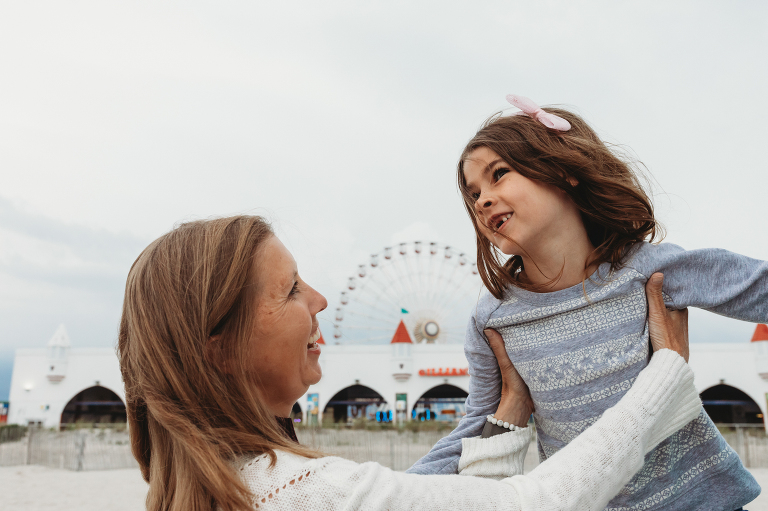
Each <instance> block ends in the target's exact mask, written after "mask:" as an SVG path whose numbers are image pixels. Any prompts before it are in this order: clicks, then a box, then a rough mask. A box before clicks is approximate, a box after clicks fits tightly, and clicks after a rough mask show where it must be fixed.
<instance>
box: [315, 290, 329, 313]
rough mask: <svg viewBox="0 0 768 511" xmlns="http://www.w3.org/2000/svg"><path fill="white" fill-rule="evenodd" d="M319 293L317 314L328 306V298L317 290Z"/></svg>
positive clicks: (316, 302)
mask: <svg viewBox="0 0 768 511" xmlns="http://www.w3.org/2000/svg"><path fill="white" fill-rule="evenodd" d="M315 293H316V294H317V297H315V308H316V311H315V314H317V313H318V312H320V311H323V310H325V309H326V308H327V307H328V300H326V299H325V297H324V296H323V295H321V294H320V293H318V292H317V291H315Z"/></svg>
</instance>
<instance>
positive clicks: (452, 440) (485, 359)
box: [406, 316, 501, 474]
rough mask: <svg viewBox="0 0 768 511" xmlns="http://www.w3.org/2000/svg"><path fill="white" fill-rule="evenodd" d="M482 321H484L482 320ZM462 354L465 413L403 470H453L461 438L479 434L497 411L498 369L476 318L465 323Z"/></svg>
mask: <svg viewBox="0 0 768 511" xmlns="http://www.w3.org/2000/svg"><path fill="white" fill-rule="evenodd" d="M483 325H484V324H483ZM464 354H465V355H466V358H467V361H468V364H469V396H468V397H467V402H466V412H467V414H466V415H465V416H464V417H463V418H462V419H461V421H460V422H459V424H458V426H456V429H454V430H453V431H452V432H451V433H450V434H449V435H448V436H446V437H444V438H442V439H441V440H440V441H439V442H437V443H436V444H435V445H434V447H432V450H430V451H429V452H428V453H427V454H426V455H425V456H424V457H423V458H421V459H420V460H419V461H417V462H416V463H415V464H414V465H413V466H412V467H411V468H409V469H408V470H406V472H407V473H410V474H456V473H458V470H459V458H460V457H461V441H462V439H463V438H468V437H476V436H479V435H480V433H481V432H482V430H483V426H484V425H485V418H486V416H487V415H489V414H492V413H494V412H495V411H496V409H497V408H498V406H499V400H500V399H501V373H500V372H499V364H498V362H496V357H495V356H494V355H493V351H491V347H490V346H489V345H488V341H487V340H486V339H485V335H484V334H483V333H482V331H481V328H478V324H477V319H476V317H475V316H473V317H472V319H470V321H469V325H468V326H467V335H466V340H465V343H464Z"/></svg>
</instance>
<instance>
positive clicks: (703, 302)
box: [630, 243, 768, 323]
mask: <svg viewBox="0 0 768 511" xmlns="http://www.w3.org/2000/svg"><path fill="white" fill-rule="evenodd" d="M630 266H632V267H634V268H635V269H636V270H637V271H638V272H640V273H641V274H643V275H644V276H646V277H650V275H651V274H652V273H654V272H662V273H664V292H665V293H666V294H667V296H668V299H667V302H668V305H669V306H671V307H673V308H676V309H682V308H685V307H698V308H700V309H705V310H708V311H711V312H715V313H717V314H721V315H723V316H728V317H730V318H735V319H740V320H742V321H750V322H753V323H765V322H768V261H761V260H759V259H752V258H751V257H746V256H743V255H739V254H735V253H733V252H729V251H727V250H722V249H718V248H708V249H700V250H684V249H682V248H681V247H678V246H677V245H673V244H671V243H662V244H660V245H649V244H647V243H645V244H643V245H641V247H640V250H638V252H637V254H636V255H635V256H634V258H633V260H632V262H631V263H630Z"/></svg>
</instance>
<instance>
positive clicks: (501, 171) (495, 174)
mask: <svg viewBox="0 0 768 511" xmlns="http://www.w3.org/2000/svg"><path fill="white" fill-rule="evenodd" d="M508 172H509V169H508V168H505V167H501V168H498V169H496V170H494V171H493V180H494V181H498V180H499V179H501V178H502V177H503V176H504V174H506V173H508Z"/></svg>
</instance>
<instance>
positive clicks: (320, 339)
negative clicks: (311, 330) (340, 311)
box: [317, 328, 325, 344]
mask: <svg viewBox="0 0 768 511" xmlns="http://www.w3.org/2000/svg"><path fill="white" fill-rule="evenodd" d="M318 330H320V329H319V328H318ZM317 344H325V340H324V339H323V332H320V338H319V339H318V340H317Z"/></svg>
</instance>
